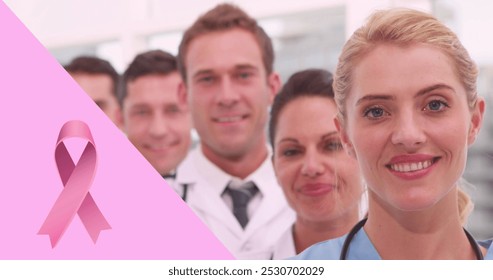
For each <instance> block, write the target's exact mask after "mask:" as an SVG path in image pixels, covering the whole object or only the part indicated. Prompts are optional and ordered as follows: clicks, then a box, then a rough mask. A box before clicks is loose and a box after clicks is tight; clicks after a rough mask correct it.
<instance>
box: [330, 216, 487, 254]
mask: <svg viewBox="0 0 493 280" xmlns="http://www.w3.org/2000/svg"><path fill="white" fill-rule="evenodd" d="M366 220H368V218H364V219H363V220H361V221H359V222H358V223H357V224H356V225H355V226H354V227H353V228H352V229H351V231H350V232H349V233H348V235H347V237H346V240H345V241H344V244H343V245H342V250H341V255H340V257H339V259H340V260H346V258H347V254H348V251H349V246H350V245H351V241H353V238H354V236H355V235H356V233H358V231H359V230H360V229H361V228H363V226H364V225H365V223H366ZM464 232H465V233H466V236H467V240H469V243H471V247H472V249H473V250H474V253H475V254H476V259H478V260H484V257H483V252H481V249H480V248H479V245H478V243H477V242H476V240H474V237H472V235H471V234H470V233H469V232H468V231H467V230H466V229H465V228H464Z"/></svg>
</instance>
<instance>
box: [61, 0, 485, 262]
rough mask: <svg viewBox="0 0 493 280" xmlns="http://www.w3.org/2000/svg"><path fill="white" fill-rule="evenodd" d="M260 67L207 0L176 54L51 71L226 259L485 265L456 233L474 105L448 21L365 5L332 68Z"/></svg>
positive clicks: (471, 74)
mask: <svg viewBox="0 0 493 280" xmlns="http://www.w3.org/2000/svg"><path fill="white" fill-rule="evenodd" d="M273 62H274V50H273V46H272V42H271V39H270V38H269V36H268V35H267V34H266V33H265V31H264V30H263V29H262V27H260V26H259V25H258V23H257V21H256V20H255V19H253V18H251V17H250V16H249V15H247V14H246V13H245V12H244V11H243V10H241V9H240V8H239V7H237V6H234V5H231V4H220V5H218V6H216V7H215V8H213V9H212V10H210V11H208V12H206V13H205V14H203V15H202V16H200V17H199V18H198V19H197V20H196V21H195V22H194V23H193V24H192V25H191V26H190V27H189V28H188V29H187V30H186V31H185V33H184V35H183V38H182V41H181V44H180V46H179V53H178V55H177V57H174V56H172V55H171V54H169V53H166V52H164V51H159V50H155V51H149V52H146V53H143V54H139V55H138V56H137V57H136V58H135V59H134V61H132V63H130V65H129V66H128V68H127V69H126V70H125V72H124V73H123V75H122V79H121V80H122V81H121V88H120V89H119V83H118V74H117V73H116V71H115V70H114V69H112V67H111V65H109V63H107V62H106V61H104V60H101V59H98V58H94V57H92V58H90V57H80V58H77V59H75V60H74V61H72V62H71V63H70V64H69V65H67V66H66V67H65V68H66V70H67V72H69V73H70V74H71V75H72V77H73V78H74V79H75V80H76V81H77V82H79V83H80V85H81V87H82V88H83V89H84V90H86V92H87V93H88V94H89V95H91V97H92V98H93V99H94V101H95V102H96V103H97V104H98V105H99V106H100V107H101V109H102V110H103V111H105V112H106V113H107V114H108V116H109V117H110V118H112V119H113V120H114V121H115V124H117V125H118V126H119V127H120V128H121V129H122V130H123V131H124V132H125V133H126V135H127V136H128V138H129V140H130V141H131V142H132V143H133V144H134V145H135V147H136V148H137V149H138V150H139V151H140V152H141V153H142V155H143V156H144V157H145V158H146V159H147V160H148V161H149V163H150V164H151V165H152V166H153V167H154V168H155V169H156V170H157V171H158V172H159V173H160V174H161V175H162V176H163V177H164V178H166V180H167V182H168V183H169V184H170V185H171V186H172V187H173V188H174V189H175V190H176V192H177V193H178V195H179V196H181V198H182V199H183V200H184V201H185V202H186V203H187V204H188V205H189V206H190V207H191V209H192V210H193V211H194V212H195V213H196V214H197V216H198V217H199V218H200V219H201V220H202V221H203V222H204V223H205V224H206V225H207V226H208V227H209V229H210V230H211V231H212V232H213V233H214V234H215V235H216V236H217V237H218V239H219V240H220V241H222V243H223V244H224V245H225V246H226V247H227V248H228V249H229V250H230V251H231V253H232V254H233V255H234V256H235V257H237V258H240V259H285V258H294V259H483V258H484V259H488V258H489V259H493V250H488V249H489V246H490V245H491V241H489V240H485V241H476V240H475V239H474V237H472V236H471V235H470V234H469V233H468V232H467V230H466V229H464V225H465V222H466V221H467V216H468V214H469V212H470V210H471V208H472V206H471V205H472V202H471V201H470V199H469V197H468V195H467V194H465V193H464V192H463V191H462V190H461V189H460V185H461V182H462V179H461V177H462V174H463V172H464V168H465V164H466V160H467V150H468V147H469V146H470V145H471V144H473V142H474V140H475V138H476V136H477V135H478V133H479V130H480V128H481V124H482V120H483V113H484V110H485V102H484V100H483V99H482V98H481V97H480V96H478V94H477V90H476V80H477V74H478V70H477V67H476V65H475V63H474V62H473V61H472V59H471V58H470V56H469V54H468V53H467V51H466V50H465V48H464V47H463V46H462V44H461V43H460V41H459V40H458V38H457V36H456V35H455V34H454V33H453V32H452V31H451V30H450V29H448V28H447V27H446V26H445V25H444V24H442V23H441V22H439V21H438V20H437V19H435V18H434V17H433V16H431V15H429V14H426V13H423V12H419V11H414V10H409V9H390V10H386V11H377V12H375V13H374V14H373V15H372V16H371V17H370V18H369V19H368V21H367V22H366V23H365V25H363V26H362V27H361V28H359V29H358V30H356V31H355V32H354V33H353V35H352V36H351V37H350V38H349V40H348V41H347V42H346V44H345V45H344V48H343V49H342V52H341V55H340V58H339V63H338V65H337V69H336V71H335V73H334V76H333V75H332V74H331V73H330V72H328V71H326V70H323V69H306V70H301V71H299V72H297V73H295V74H293V75H292V76H291V77H290V78H289V79H288V80H287V81H286V82H285V83H284V85H282V83H281V79H280V77H279V75H278V73H277V72H276V71H275V70H274V69H273ZM84 64H85V65H86V66H88V67H87V68H89V70H87V69H84V68H85V67H84ZM91 79H92V82H90V80H91ZM281 86H282V87H281ZM116 92H119V93H118V94H116ZM192 124H193V125H192ZM192 126H193V127H194V128H195V130H196V132H197V134H198V136H199V144H198V146H197V147H194V148H193V149H191V150H190V143H191V140H190V130H191V127H192ZM267 128H268V130H267ZM266 131H267V132H268V133H266ZM269 143H270V146H269Z"/></svg>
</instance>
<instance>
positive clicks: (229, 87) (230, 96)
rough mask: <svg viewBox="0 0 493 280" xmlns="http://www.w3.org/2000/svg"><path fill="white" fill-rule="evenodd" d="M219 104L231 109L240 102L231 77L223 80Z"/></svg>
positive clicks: (218, 98) (218, 97) (218, 96)
mask: <svg viewBox="0 0 493 280" xmlns="http://www.w3.org/2000/svg"><path fill="white" fill-rule="evenodd" d="M217 100H218V103H219V104H220V105H222V106H225V107H231V106H233V105H234V104H236V103H237V102H238V100H239V94H238V92H237V89H236V88H235V87H234V83H233V81H231V79H230V78H229V77H225V78H223V79H221V85H220V87H219V89H218V93H217Z"/></svg>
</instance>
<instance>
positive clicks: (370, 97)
mask: <svg viewBox="0 0 493 280" xmlns="http://www.w3.org/2000/svg"><path fill="white" fill-rule="evenodd" d="M437 89H448V90H451V91H453V92H455V90H454V88H452V87H451V86H449V85H446V84H436V85H431V86H429V87H425V88H424V89H421V90H419V91H418V92H417V93H416V95H415V97H419V96H423V95H425V94H427V93H430V92H432V91H434V90H437ZM394 99H395V97H394V96H392V95H389V94H369V95H366V96H363V97H361V98H360V99H358V101H357V102H356V105H359V104H361V103H362V102H365V101H371V100H394Z"/></svg>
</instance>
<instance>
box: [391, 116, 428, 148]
mask: <svg viewBox="0 0 493 280" xmlns="http://www.w3.org/2000/svg"><path fill="white" fill-rule="evenodd" d="M425 141H426V135H425V133H424V131H423V123H420V122H419V120H418V118H417V117H416V115H415V114H413V113H406V114H401V115H400V116H399V117H398V118H397V121H396V122H395V124H394V131H393V133H392V143H393V144H394V145H399V146H403V147H404V148H406V149H413V148H416V147H419V146H420V145H422V144H423V143H425Z"/></svg>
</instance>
